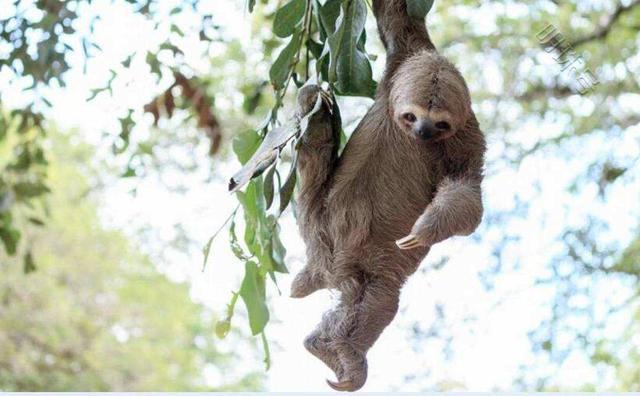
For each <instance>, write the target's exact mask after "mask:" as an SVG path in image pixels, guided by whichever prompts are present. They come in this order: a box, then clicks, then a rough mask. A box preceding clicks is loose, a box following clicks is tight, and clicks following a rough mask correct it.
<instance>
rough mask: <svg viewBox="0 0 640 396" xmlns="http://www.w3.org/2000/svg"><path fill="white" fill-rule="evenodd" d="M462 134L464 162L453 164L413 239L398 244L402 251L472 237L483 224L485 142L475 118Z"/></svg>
mask: <svg viewBox="0 0 640 396" xmlns="http://www.w3.org/2000/svg"><path fill="white" fill-rule="evenodd" d="M460 133H462V134H464V138H463V139H462V140H461V141H459V142H458V144H460V145H461V146H464V147H467V148H468V151H466V152H465V155H464V157H465V158H464V159H463V158H460V159H459V160H458V161H455V160H454V161H450V163H449V164H448V165H449V168H450V170H449V174H448V175H447V176H445V178H444V179H443V180H442V181H441V182H440V183H439V184H438V186H437V189H436V195H435V197H434V198H433V200H432V201H431V203H430V204H429V206H427V208H426V209H425V211H424V213H423V214H422V215H421V216H420V217H419V218H418V220H417V221H416V222H415V224H414V226H413V228H412V229H411V233H410V235H408V236H407V237H405V238H402V239H400V240H399V241H397V242H396V243H397V244H398V247H400V248H401V249H411V248H414V247H416V246H419V245H422V246H431V245H433V244H436V243H438V242H442V241H444V240H445V239H447V238H450V237H452V236H454V235H469V234H471V233H472V232H473V231H474V230H475V229H476V228H477V227H478V225H479V224H480V222H481V220H482V212H483V208H482V192H481V187H480V184H481V183H482V169H483V165H484V152H485V142H484V137H483V135H482V132H480V130H479V128H478V123H477V121H476V119H475V116H473V117H471V119H470V121H469V123H468V124H467V128H466V129H465V130H464V131H461V132H460Z"/></svg>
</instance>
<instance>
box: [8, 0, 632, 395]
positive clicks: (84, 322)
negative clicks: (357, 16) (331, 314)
mask: <svg viewBox="0 0 640 396" xmlns="http://www.w3.org/2000/svg"><path fill="white" fill-rule="evenodd" d="M63 4H65V5H64V7H63V6H62V5H63ZM277 6H278V2H277V1H258V4H257V5H256V8H255V10H254V11H253V13H249V12H248V10H247V4H246V3H245V2H244V1H242V0H238V1H231V0H216V1H197V0H194V1H162V2H159V1H150V2H147V1H135V0H128V1H125V0H113V1H108V0H93V1H89V0H84V1H82V0H76V1H69V2H60V1H57V0H39V1H10V0H0V33H1V34H0V116H1V117H2V120H1V122H0V169H1V170H2V174H0V226H2V228H0V239H1V240H2V242H3V244H0V270H1V271H2V277H1V278H0V390H7V391H12V390H19V391H38V390H66V391H72V390H76V391H89V390H102V391H109V390H112V391H116V390H118V391H125V390H126V391H145V390H148V391H171V390H184V391H188V390H224V389H226V390H265V391H327V390H328V387H327V386H326V384H325V378H329V379H331V378H332V377H331V376H332V373H331V372H330V371H329V370H328V369H327V368H325V367H324V366H323V364H322V363H320V362H319V361H317V360H316V359H315V358H313V357H312V356H311V355H309V354H308V353H307V352H306V351H305V350H304V348H303V347H302V340H303V339H304V337H305V336H306V335H307V334H308V333H309V332H310V331H311V330H312V329H313V328H314V326H315V325H316V324H317V323H318V322H319V321H320V319H321V316H322V313H323V312H324V311H326V310H327V309H328V308H330V307H331V305H332V304H333V303H335V301H336V297H337V296H336V295H335V294H332V293H330V292H328V291H321V292H318V293H315V294H313V295H312V296H310V297H308V298H306V299H304V300H293V299H290V298H289V297H288V290H289V284H290V282H291V280H292V275H285V276H280V277H279V278H278V285H277V287H276V285H274V284H273V283H271V282H270V283H269V284H268V285H267V294H268V304H269V309H270V314H271V321H270V322H269V324H268V326H267V327H266V330H265V334H266V336H267V340H268V343H269V346H270V348H269V350H270V360H271V367H270V368H269V370H266V369H265V364H264V362H263V359H264V353H265V352H264V348H263V345H262V340H261V339H260V337H251V336H250V331H249V326H248V323H247V319H246V311H245V308H244V306H243V305H242V304H240V303H239V304H238V305H237V308H236V313H235V315H234V317H233V319H232V331H231V334H229V335H228V336H227V337H226V338H224V339H220V338H218V337H216V335H215V331H214V329H215V326H216V323H217V322H218V321H219V320H220V319H221V318H223V317H224V316H225V312H226V305H227V303H229V301H230V300H231V297H232V292H234V291H236V290H237V289H238V288H239V285H240V283H241V281H242V276H243V270H244V267H243V265H242V263H240V262H239V261H238V259H236V258H235V256H234V254H233V253H232V251H231V249H230V247H229V240H228V232H227V230H226V228H225V229H223V231H222V232H221V233H220V234H219V235H218V237H216V239H215V240H214V242H213V244H212V246H211V249H210V255H209V259H208V262H207V263H206V265H203V253H202V249H203V246H205V244H206V243H207V241H208V240H209V238H210V237H211V236H212V235H213V234H214V233H215V232H216V231H217V230H218V229H219V228H220V227H222V226H223V225H224V223H225V221H226V220H227V218H228V217H229V215H230V214H231V213H232V212H233V211H234V209H235V207H236V205H237V201H236V199H235V198H234V197H233V196H231V195H230V194H229V193H228V192H227V181H228V179H229V177H230V176H231V175H233V174H234V173H235V172H236V171H237V170H238V169H239V167H240V164H239V162H238V161H237V160H236V159H235V156H234V155H233V153H232V150H231V146H232V143H231V142H232V140H233V139H234V137H235V136H237V135H238V134H239V133H241V132H243V131H245V130H249V129H252V128H256V127H258V126H259V125H260V124H261V121H262V120H263V119H264V117H265V115H266V114H267V112H268V111H269V109H270V108H271V107H272V106H273V103H274V97H273V91H272V89H271V88H270V86H269V84H268V80H269V68H270V65H271V64H272V62H273V60H274V59H275V57H276V55H277V53H278V50H279V48H280V47H281V46H282V45H283V43H284V41H283V40H281V39H278V38H277V37H275V36H274V34H273V32H272V23H273V14H274V11H275V9H276V8H277ZM65 7H67V8H65ZM61 10H68V11H69V12H72V13H74V14H73V15H71V14H69V15H67V18H68V19H69V23H68V24H67V23H66V22H65V23H61V24H60V25H59V27H56V28H52V30H51V31H49V32H46V31H47V29H48V26H49V25H47V24H48V23H53V22H52V20H53V19H56V18H58V16H59V15H60V12H62V11H61ZM65 12H66V11H65ZM369 14H370V15H369V18H368V22H367V36H368V42H367V52H368V53H369V54H370V55H371V59H372V60H373V59H375V61H374V62H373V68H374V77H375V78H376V79H379V77H380V76H381V73H382V70H383V67H384V51H383V48H382V46H381V44H380V42H379V41H378V39H377V33H376V30H375V21H374V20H373V17H372V16H371V13H369ZM53 15H58V16H53ZM47 18H49V19H47ZM428 22H429V26H430V31H431V33H432V37H433V39H434V41H435V42H436V46H437V47H438V48H439V49H440V51H441V52H442V53H443V54H445V55H446V56H448V57H450V58H451V59H452V61H453V62H454V63H455V64H456V65H458V67H459V68H460V70H461V72H462V73H463V75H464V76H465V78H466V79H467V81H468V83H469V86H470V89H471V92H472V97H473V101H474V110H475V112H476V114H477V115H478V118H479V120H480V124H481V126H482V129H483V130H484V131H485V133H486V135H487V139H488V142H489V152H488V154H487V168H486V178H485V182H484V184H483V189H484V200H485V208H486V214H485V219H484V222H483V224H482V226H481V227H480V228H479V229H478V230H477V232H476V233H475V234H474V236H472V237H469V238H453V239H451V240H448V241H445V242H444V243H441V244H439V245H437V246H435V247H434V248H433V249H432V252H431V253H430V255H429V256H428V257H427V258H426V259H425V261H424V262H423V263H422V266H421V269H420V270H419V272H418V273H416V274H415V275H414V276H413V277H412V278H410V280H409V282H408V283H407V285H406V287H405V288H404V289H403V294H402V300H401V310H400V313H399V314H398V316H397V317H396V319H395V321H394V322H393V323H392V324H391V325H390V326H389V327H388V328H387V329H386V331H385V332H384V333H383V335H382V337H381V338H380V339H379V341H378V342H377V343H376V344H375V346H374V347H373V349H372V350H371V352H370V354H369V380H368V382H367V384H366V385H365V387H364V388H363V390H364V391H390V390H403V391H413V390H473V391H489V390H594V389H595V390H636V391H637V390H640V349H639V348H640V338H639V337H638V335H637V333H638V327H639V325H640V310H639V303H640V299H639V298H638V296H639V292H640V288H639V287H638V278H639V276H640V242H639V240H638V237H639V234H638V224H639V216H638V215H639V214H640V182H639V180H638V179H639V176H640V172H639V171H640V160H639V159H638V158H640V113H639V112H638V109H639V108H640V89H639V84H640V77H639V76H640V55H638V46H639V45H640V34H639V32H640V1H637V0H624V1H620V0H603V1H577V0H572V1H568V2H563V3H558V2H555V1H551V0H549V1H547V0H540V1H538V0H536V1H533V2H527V3H523V2H515V1H509V0H506V1H503V0H493V1H482V2H479V3H476V2H468V1H463V0H437V1H436V2H435V6H434V8H433V10H432V11H431V12H430V14H429V17H428ZM62 26H65V28H64V29H63V28H62ZM549 26H552V27H553V29H557V32H559V33H560V34H562V40H565V41H564V42H565V44H568V45H569V46H570V48H571V51H573V52H572V53H571V54H570V55H569V56H570V59H571V64H572V65H571V66H569V65H568V59H569V58H568V56H567V54H565V57H564V58H561V57H559V55H558V49H557V48H555V49H554V48H553V46H550V45H548V44H549V43H548V42H545V41H544V29H545V28H548V27H549ZM541 32H542V33H541ZM52 38H55V40H53V39H52ZM556 38H557V37H556ZM563 48H564V47H563ZM56 54H63V58H56V56H58V55H56ZM29 59H31V61H28V60H29ZM63 65H64V66H68V70H63V69H64V68H63V67H62V66H63ZM47 70H48V71H47ZM58 72H60V73H61V74H60V75H59V76H58V75H57V74H56V73H58ZM176 72H180V74H182V75H184V76H186V78H188V79H189V81H190V83H191V84H192V85H191V86H192V87H194V89H199V90H200V91H201V94H202V95H204V98H205V99H206V100H205V99H203V102H202V103H204V105H202V106H203V107H205V108H207V109H208V111H210V113H211V114H209V115H208V117H209V118H208V119H207V120H208V123H203V122H201V118H202V117H200V118H199V117H198V116H200V115H201V113H199V110H198V109H196V110H194V109H193V108H192V107H190V106H191V104H192V103H189V102H188V101H186V100H182V101H181V96H180V95H184V92H185V88H184V87H183V86H179V87H177V88H176V89H174V90H173V91H171V92H173V93H174V94H175V96H176V99H175V100H176V104H175V110H173V109H172V110H173V111H169V112H167V108H166V100H168V99H167V96H166V95H164V92H165V90H167V88H169V87H171V86H172V84H174V81H176ZM584 73H592V74H591V75H589V74H584ZM585 76H587V77H589V79H590V80H589V81H590V85H589V87H588V89H585V90H583V89H582V88H584V86H582V85H581V84H584V81H585V78H587V77H585ZM58 77H59V78H58ZM62 82H63V83H64V86H63V84H62ZM200 91H199V92H200ZM583 91H584V92H583ZM288 92H289V93H288V96H287V97H286V99H285V111H284V112H282V117H283V118H284V117H286V113H287V111H291V109H292V108H291V103H292V99H293V98H294V95H295V89H294V88H293V87H291V88H290V90H289V91H288ZM185 97H186V95H185ZM157 98H162V100H163V102H161V103H162V106H159V105H156V106H155V107H154V105H153V104H154V103H156V104H157V103H160V102H157V100H158V99H157ZM171 100H173V99H171ZM339 101H340V106H341V109H342V113H343V122H344V127H345V130H346V131H347V132H348V133H349V132H351V131H352V130H353V128H354V127H355V125H356V124H357V122H358V120H359V119H360V118H361V117H362V116H363V115H364V113H365V112H366V110H367V107H368V106H369V105H370V104H371V103H372V101H371V100H369V99H364V98H344V97H343V98H340V99H339ZM154 113H156V114H154ZM168 113H169V114H168ZM156 116H157V117H158V120H157V122H154V117H156ZM212 117H213V118H212ZM24 120H26V121H24ZM212 120H214V121H215V122H214V121H212ZM23 121H24V122H23ZM215 123H218V124H219V128H218V127H217V126H216V125H214V124H215ZM218 136H219V137H220V138H221V142H220V147H219V149H218V150H217V151H216V152H215V153H214V154H213V155H211V152H212V145H215V144H216V141H217V139H218V138H219V137H218ZM25 153H27V154H25ZM25 161H26V163H25ZM25 180H26V181H25ZM45 185H46V186H47V188H45V187H44V186H45ZM49 190H50V191H49ZM241 226H242V224H240V225H239V227H241ZM281 230H282V231H281V236H282V239H283V243H284V245H285V246H286V248H287V259H286V264H287V266H288V268H289V270H290V272H291V273H292V274H295V273H296V272H297V271H298V270H299V269H300V268H301V267H302V266H303V263H304V246H303V242H302V240H301V238H300V236H299V234H298V231H297V228H296V226H295V219H294V216H293V213H292V210H291V208H290V209H288V210H287V212H286V213H285V214H284V216H283V219H282V221H281ZM16 232H18V233H19V234H20V235H19V238H17V235H16ZM13 245H15V252H13V251H12V250H13V249H12V246H13ZM279 290H280V291H281V292H279Z"/></svg>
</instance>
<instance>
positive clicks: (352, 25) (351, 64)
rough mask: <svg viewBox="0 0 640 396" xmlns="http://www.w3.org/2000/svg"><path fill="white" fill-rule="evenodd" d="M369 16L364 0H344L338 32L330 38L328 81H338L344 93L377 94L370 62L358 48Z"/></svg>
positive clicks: (337, 86)
mask: <svg viewBox="0 0 640 396" xmlns="http://www.w3.org/2000/svg"><path fill="white" fill-rule="evenodd" d="M366 18H367V6H366V4H365V3H364V1H363V0H349V1H347V2H345V3H344V4H343V6H342V12H341V14H340V17H338V20H337V21H336V24H337V28H336V31H335V33H333V34H332V35H331V36H330V37H329V40H328V41H329V48H330V51H331V62H330V66H329V81H330V82H333V83H335V86H336V89H337V90H338V92H339V93H340V94H341V95H347V96H367V97H372V96H373V95H374V93H375V82H374V81H373V77H372V76H373V73H372V70H371V64H370V63H369V59H368V58H367V56H366V54H365V53H364V52H363V51H362V50H361V49H360V48H359V47H362V44H359V42H360V40H361V37H362V35H363V33H364V25H365V21H366Z"/></svg>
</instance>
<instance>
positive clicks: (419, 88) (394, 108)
mask: <svg viewBox="0 0 640 396" xmlns="http://www.w3.org/2000/svg"><path fill="white" fill-rule="evenodd" d="M405 2H406V0H374V1H373V7H374V14H375V17H376V19H377V22H378V30H379V32H380V36H381V39H382V42H383V44H384V46H385V48H386V51H387V61H386V69H385V73H384V76H383V78H382V80H381V82H380V84H379V87H378V91H377V93H376V97H375V102H374V104H373V105H372V107H371V108H370V109H369V111H368V112H367V114H366V115H365V116H364V118H363V119H362V121H361V122H360V124H359V125H358V127H357V128H356V130H355V131H354V132H353V134H352V136H351V138H350V139H349V141H348V143H347V145H346V147H345V149H344V151H343V153H342V154H341V155H340V156H338V145H339V136H338V133H337V131H336V128H335V127H334V126H333V124H332V119H331V117H332V115H331V113H330V109H329V106H328V105H326V104H325V105H323V107H322V108H321V109H320V111H318V112H316V113H315V114H314V115H313V116H312V118H311V120H310V123H309V126H308V129H307V132H306V133H305V134H304V135H303V136H302V138H301V144H300V147H299V158H298V173H299V175H300V181H301V184H300V189H299V193H298V198H297V200H298V216H297V217H298V225H299V228H300V232H301V234H302V237H303V239H304V241H305V244H306V255H307V264H306V266H305V267H304V268H303V269H302V271H301V272H300V273H299V274H298V275H297V276H296V277H295V279H294V281H293V283H292V287H291V296H292V297H293V298H302V297H305V296H308V295H309V294H311V293H313V292H315V291H316V290H319V289H323V288H328V289H333V290H337V291H339V292H340V299H339V303H338V304H337V306H336V307H335V308H333V309H332V310H331V311H329V312H328V313H326V314H325V315H324V316H323V318H322V321H321V323H320V324H319V325H318V327H317V328H316V329H315V330H314V331H313V332H312V333H311V334H310V335H309V336H308V337H307V338H306V339H305V341H304V346H305V347H306V349H307V350H308V351H309V352H311V353H312V354H313V355H314V356H316V357H317V358H319V359H320V360H321V361H323V362H324V363H325V364H326V365H327V366H328V367H329V368H330V369H331V370H332V371H333V372H334V373H335V375H336V378H337V382H333V381H327V382H328V384H329V386H331V387H332V388H333V389H335V390H339V391H355V390H358V389H360V388H361V387H362V386H363V385H364V383H365V381H366V378H367V367H368V366H367V359H366V354H367V351H368V350H369V349H370V348H371V346H372V345H373V344H374V343H375V341H376V340H377V339H378V337H379V336H380V334H381V333H382V331H383V330H384V328H385V327H387V326H388V325H389V324H390V322H391V321H392V319H393V318H394V316H395V315H396V312H397V310H398V301H399V296H400V290H401V288H402V286H403V284H404V283H405V281H406V280H407V278H408V277H409V276H410V275H411V274H412V273H414V272H415V271H416V269H417V267H418V265H419V264H420V262H421V261H422V260H423V259H424V257H425V256H426V255H427V253H428V252H429V249H430V247H431V246H433V245H434V244H436V243H438V242H441V241H444V240H445V239H447V238H450V237H452V236H455V235H469V234H471V233H472V232H473V231H474V230H475V229H476V227H477V226H478V225H479V223H480V221H481V218H482V211H483V209H482V198H481V189H480V185H481V181H482V177H483V165H484V153H485V150H486V147H485V139H484V136H483V133H482V132H481V131H480V129H479V126H478V122H477V120H476V117H475V115H474V113H473V111H472V109H471V100H470V96H469V91H468V88H467V85H466V83H465V80H464V78H463V77H462V76H461V74H460V73H459V72H458V70H457V69H456V68H455V66H454V65H453V64H451V63H450V62H449V61H448V60H447V59H446V58H445V57H443V56H442V55H440V54H439V53H438V52H437V51H436V49H435V47H434V45H433V44H432V42H431V40H430V38H429V35H428V33H427V29H426V25H425V23H424V20H421V19H418V18H413V17H411V16H409V15H408V13H407V10H406V4H405ZM319 93H321V90H320V88H319V87H317V86H314V85H310V86H306V87H304V88H302V89H301V91H300V92H299V95H298V111H299V112H300V113H301V114H305V113H308V112H309V111H310V110H311V108H312V107H313V105H314V103H315V99H316V98H317V95H318V94H319Z"/></svg>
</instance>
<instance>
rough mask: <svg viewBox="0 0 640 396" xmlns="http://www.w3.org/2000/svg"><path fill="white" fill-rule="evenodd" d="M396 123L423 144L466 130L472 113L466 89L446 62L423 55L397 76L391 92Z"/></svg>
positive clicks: (412, 60)
mask: <svg viewBox="0 0 640 396" xmlns="http://www.w3.org/2000/svg"><path fill="white" fill-rule="evenodd" d="M390 101H391V103H390V104H391V109H392V116H393V119H394V121H395V123H396V125H398V127H400V129H401V130H402V131H404V132H405V133H408V134H409V135H411V136H412V137H414V138H416V139H420V140H424V141H433V142H437V141H442V140H444V139H448V138H450V137H451V136H453V135H455V134H456V132H458V131H459V130H460V129H462V128H464V125H465V123H466V120H467V117H468V116H469V114H470V112H471V100H470V98H469V91H468V89H467V85H466V83H465V81H464V79H463V78H462V76H461V75H460V73H459V72H458V71H457V70H456V69H455V67H454V66H453V65H452V64H451V63H449V62H448V61H447V60H446V59H445V58H443V57H441V56H440V55H438V54H435V53H433V52H423V53H420V54H418V55H416V56H414V57H413V58H410V59H409V60H407V61H406V62H405V63H404V64H403V65H402V66H401V67H400V68H399V70H398V71H397V72H396V74H395V77H394V80H393V83H392V88H391V92H390Z"/></svg>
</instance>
